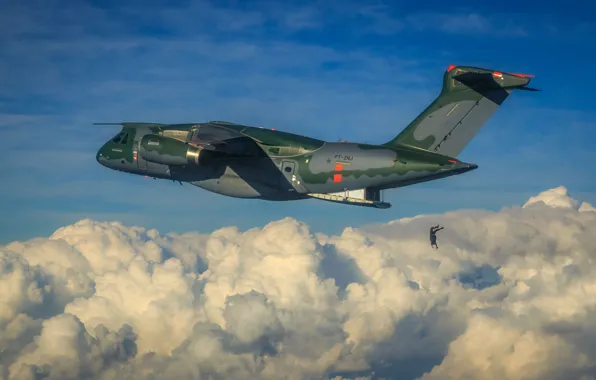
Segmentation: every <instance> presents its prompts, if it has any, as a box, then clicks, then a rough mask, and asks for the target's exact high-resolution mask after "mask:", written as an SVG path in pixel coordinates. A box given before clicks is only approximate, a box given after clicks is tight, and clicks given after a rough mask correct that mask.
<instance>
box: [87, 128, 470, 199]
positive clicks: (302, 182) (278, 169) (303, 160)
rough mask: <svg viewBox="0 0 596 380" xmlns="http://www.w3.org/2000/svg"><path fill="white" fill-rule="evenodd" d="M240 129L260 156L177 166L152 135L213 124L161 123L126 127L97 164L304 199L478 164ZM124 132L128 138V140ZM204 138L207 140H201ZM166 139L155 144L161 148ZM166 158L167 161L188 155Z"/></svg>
mask: <svg viewBox="0 0 596 380" xmlns="http://www.w3.org/2000/svg"><path fill="white" fill-rule="evenodd" d="M218 126H219V125H218ZM233 126H235V131H239V130H242V132H243V133H245V134H248V135H249V136H250V135H255V136H258V141H260V143H259V144H258V147H259V149H260V152H259V154H251V155H235V154H224V153H221V152H218V151H209V150H205V151H202V152H201V162H200V163H199V164H195V163H194V162H192V163H191V164H189V165H187V164H186V162H183V163H184V165H171V164H163V163H160V162H156V161H159V156H158V155H157V156H156V154H153V155H152V154H151V152H147V149H144V148H143V146H142V145H141V141H142V140H143V137H144V136H146V135H150V136H155V135H158V136H163V138H162V142H161V143H162V144H163V140H164V139H165V140H167V141H169V140H168V139H171V138H173V139H178V140H179V141H181V142H184V143H185V144H190V145H192V144H193V142H192V141H193V136H198V135H199V133H198V132H196V131H195V130H205V128H207V129H209V127H210V123H196V124H186V125H175V126H168V127H160V128H155V127H151V126H140V127H139V126H137V127H135V128H127V127H124V128H123V129H122V131H121V132H120V134H119V135H118V136H120V137H121V138H120V141H116V139H117V137H118V136H116V138H114V139H113V140H110V141H108V142H107V143H106V144H105V145H104V146H103V147H102V148H101V149H100V150H99V151H98V152H97V161H98V162H99V163H100V164H102V165H103V166H106V167H108V168H110V169H114V170H119V171H123V172H127V173H132V174H137V175H142V176H147V177H153V178H159V179H167V180H173V181H180V182H187V183H191V184H193V185H195V186H197V187H200V188H202V189H205V190H208V191H212V192H214V193H218V194H222V195H226V196H230V197H236V198H257V199H266V200H275V201H283V200H297V199H304V198H308V197H309V194H313V193H322V194H326V193H335V192H342V191H346V190H356V189H363V188H375V189H387V188H393V187H400V186H406V185H410V184H413V183H418V182H424V181H428V180H432V179H437V178H443V177H447V176H451V175H455V174H460V173H463V172H466V171H469V170H473V169H475V168H476V166H475V165H470V164H465V163H462V162H460V161H458V160H456V159H453V158H451V157H447V156H443V155H440V154H436V153H432V152H428V151H424V150H420V149H416V148H411V147H407V146H403V147H398V148H394V147H386V146H382V145H368V144H358V143H348V142H324V141H319V140H315V139H309V138H306V137H304V136H298V135H292V134H288V133H285V132H279V131H274V130H268V129H263V128H257V127H245V126H242V127H241V128H238V127H236V126H237V125H233ZM225 127H230V125H225ZM201 128H203V129H201ZM247 129H250V130H247ZM250 132H253V133H252V134H251V133H250ZM193 133H194V135H193ZM126 134H127V135H126ZM122 135H126V136H125V137H126V138H125V141H122V140H123V138H122ZM294 136H295V139H293V137H294ZM167 141H166V142H167ZM196 141H202V140H201V139H200V138H197V139H196ZM159 143H160V141H157V140H156V141H154V144H155V145H158V144H159ZM253 153H254V152H253ZM162 156H163V157H164V159H163V160H161V161H164V162H165V161H167V162H174V160H176V159H178V160H180V158H176V157H174V158H172V157H170V156H168V157H165V155H163V154H162ZM147 157H150V158H152V159H153V161H150V160H148V159H147ZM155 157H157V158H155ZM181 159H182V160H184V159H185V158H184V157H182V158H181Z"/></svg>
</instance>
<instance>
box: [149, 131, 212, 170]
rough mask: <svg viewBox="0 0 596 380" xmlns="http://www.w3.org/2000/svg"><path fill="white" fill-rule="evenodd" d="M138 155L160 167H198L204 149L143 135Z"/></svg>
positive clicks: (159, 137)
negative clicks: (160, 165)
mask: <svg viewBox="0 0 596 380" xmlns="http://www.w3.org/2000/svg"><path fill="white" fill-rule="evenodd" d="M140 145H141V146H140V149H139V153H140V155H141V157H143V158H144V159H145V160H147V161H150V162H155V163H157V164H162V165H172V166H188V165H200V164H201V159H202V156H203V154H204V153H205V152H204V149H203V148H201V147H197V146H193V145H189V144H187V143H185V142H184V141H180V140H176V139H173V138H170V137H163V136H159V135H153V134H151V135H145V136H143V138H141V144H140Z"/></svg>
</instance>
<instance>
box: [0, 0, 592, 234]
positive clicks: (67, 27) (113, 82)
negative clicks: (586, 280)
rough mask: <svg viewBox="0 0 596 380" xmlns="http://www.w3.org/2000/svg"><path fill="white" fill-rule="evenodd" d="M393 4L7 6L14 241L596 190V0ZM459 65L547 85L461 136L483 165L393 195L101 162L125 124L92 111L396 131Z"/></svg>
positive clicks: (332, 217)
mask: <svg viewBox="0 0 596 380" xmlns="http://www.w3.org/2000/svg"><path fill="white" fill-rule="evenodd" d="M394 3H395V2H385V3H384V2H373V1H362V2H358V1H341V2H339V1H309V2H291V1H284V2H273V1H257V2H253V1H218V2H203V1H168V2H165V1H164V2H157V1H99V0H98V1H87V2H84V1H54V0H51V1H30V2H27V5H24V3H23V2H12V3H10V4H9V5H6V4H3V5H0V7H1V10H2V11H1V12H0V134H1V136H2V138H1V139H0V162H1V163H2V166H3V170H2V174H0V179H1V181H0V182H1V183H2V186H1V187H0V210H2V212H1V213H0V243H6V242H8V241H11V240H16V239H25V238H29V237H33V236H39V235H48V234H50V233H51V232H53V231H54V230H55V229H56V228H58V227H60V226H62V225H65V224H70V223H73V222H75V221H77V220H80V219H83V218H92V219H96V220H120V221H123V222H125V223H127V224H136V225H142V226H146V227H155V228H158V229H160V230H161V231H163V232H167V231H178V232H182V231H188V230H199V231H204V232H208V231H211V230H213V229H216V228H219V227H222V226H227V225H237V226H239V228H241V229H247V228H250V227H252V226H262V225H264V224H266V223H267V222H269V221H271V220H277V219H280V218H283V217H285V216H291V217H294V218H297V219H299V220H302V221H305V222H307V223H309V224H310V225H311V226H312V227H313V228H314V229H315V230H319V231H324V232H329V233H333V232H338V231H341V229H342V228H343V227H345V226H348V225H351V226H355V225H360V224H364V223H371V222H384V221H388V220H393V219H396V218H401V217H406V216H412V215H416V214H420V213H440V212H444V211H447V210H454V209H460V208H488V209H498V208H500V207H503V206H509V205H514V204H521V203H523V202H524V201H525V200H526V199H527V198H528V197H529V196H531V195H535V194H536V193H538V192H539V191H542V190H545V189H547V188H551V187H556V186H559V185H565V186H566V187H567V188H568V189H569V191H570V192H571V194H572V196H574V197H575V198H578V199H581V200H585V201H588V202H591V203H593V204H596V180H595V179H594V176H593V173H594V164H593V163H594V162H595V161H596V151H595V150H594V149H593V144H594V143H593V142H594V141H595V140H596V122H595V121H594V120H596V118H595V116H596V115H595V114H596V110H595V105H596V101H595V100H594V97H593V95H592V89H593V88H594V87H596V79H595V77H594V64H593V58H591V57H592V56H591V54H592V52H593V51H594V48H595V47H596V43H595V42H594V38H593V37H590V36H594V35H596V21H595V20H594V18H593V17H590V15H594V14H595V12H594V11H595V10H596V9H595V8H596V6H594V5H592V6H590V5H582V2H573V1H567V2H565V5H564V6H562V5H561V6H556V5H553V4H550V3H548V2H547V3H541V6H540V7H536V6H535V5H534V4H533V2H528V3H527V5H524V4H523V3H521V4H520V2H499V3H498V4H495V5H492V6H491V7H488V6H479V5H477V4H475V5H474V6H473V7H470V6H462V7H461V8H458V7H456V6H454V5H453V3H450V2H437V3H436V4H434V2H425V3H424V5H423V7H421V8H418V7H416V6H415V5H416V4H417V3H416V2H408V3H403V4H402V5H399V6H395V5H393V4H394ZM460 4H463V3H460ZM539 9H540V10H539ZM450 64H461V65H474V66H480V67H487V68H492V69H497V70H502V71H511V72H523V73H530V74H534V75H535V76H536V78H535V80H534V83H533V85H534V86H535V87H538V88H540V89H542V90H543V91H542V92H539V93H530V92H523V93H516V94H514V95H513V96H512V97H510V98H509V99H508V100H507V102H506V103H505V104H504V106H503V107H501V109H500V110H499V111H498V112H497V114H496V115H495V116H494V117H493V118H492V119H491V120H490V121H489V122H488V123H487V124H486V125H485V127H484V128H483V129H482V130H481V132H480V133H479V134H478V135H477V137H476V138H475V139H474V140H473V141H472V143H471V144H470V145H469V146H468V147H467V148H466V150H465V151H464V152H463V153H462V155H461V156H460V158H461V159H462V160H464V161H468V162H474V163H477V164H478V165H479V169H478V170H476V171H474V172H471V173H467V174H465V175H462V176H457V177H452V178H448V179H445V180H441V181H437V182H434V183H426V184H420V185H415V186H412V187H408V188H403V189H396V190H392V191H389V192H388V193H386V195H385V197H386V200H388V201H390V202H392V203H393V208H391V209H389V210H370V209H365V208H358V207H346V206H341V205H336V204H331V203H327V202H321V201H316V200H312V201H304V202H302V201H301V202H289V203H277V202H265V201H255V200H238V199H233V198H228V197H223V196H219V195H215V194H211V193H208V192H206V191H203V190H200V189H198V188H194V187H192V186H190V185H186V186H180V185H179V184H174V183H172V182H167V181H157V180H151V179H145V178H143V177H137V176H132V175H126V174H122V173H117V172H114V171H110V170H108V169H106V168H104V167H102V166H100V165H99V164H97V163H96V162H95V153H96V151H97V149H98V148H99V147H100V146H101V145H102V143H103V142H104V141H106V140H107V139H108V138H110V137H111V136H113V135H114V134H116V133H117V128H116V127H98V126H93V125H91V124H92V123H93V122H98V121H123V120H126V121H131V120H134V121H155V122H162V123H169V122H171V123H176V122H198V121H206V120H214V119H215V120H228V121H234V122H239V123H245V124H249V125H262V126H265V127H271V128H276V129H278V130H285V131H290V132H294V133H300V134H307V135H311V136H313V137H317V138H320V139H325V140H331V141H337V140H338V139H340V138H341V139H346V140H349V141H362V142H368V143H382V142H385V141H387V140H389V139H391V138H392V137H393V136H395V135H396V134H397V133H399V132H400V131H401V130H402V129H403V128H404V127H405V126H406V125H407V124H408V123H409V122H410V121H411V120H412V119H413V118H414V117H416V115H418V114H419V113H420V112H421V111H422V110H423V109H424V108H425V107H426V106H427V105H428V104H429V103H430V102H431V101H432V100H433V99H434V98H435V97H436V95H437V94H438V92H439V91H440V84H441V78H442V75H443V71H444V70H445V69H446V68H447V66H448V65H450Z"/></svg>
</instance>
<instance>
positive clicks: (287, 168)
mask: <svg viewBox="0 0 596 380" xmlns="http://www.w3.org/2000/svg"><path fill="white" fill-rule="evenodd" d="M284 170H285V171H286V172H288V173H289V172H291V171H292V168H291V167H289V166H286V167H285V168H284Z"/></svg>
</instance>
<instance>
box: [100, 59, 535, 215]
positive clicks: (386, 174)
mask: <svg viewBox="0 0 596 380" xmlns="http://www.w3.org/2000/svg"><path fill="white" fill-rule="evenodd" d="M532 77H533V76H531V75H526V74H512V73H505V72H499V71H494V70H488V69H482V68H475V67H467V66H455V65H451V66H449V68H448V69H447V70H446V72H445V73H444V75H443V87H442V91H441V93H440V94H439V96H438V97H437V98H436V99H435V100H434V101H433V102H432V103H431V104H430V105H429V106H428V107H427V108H426V109H425V110H424V111H423V112H422V113H421V114H420V115H419V116H418V117H417V118H416V119H414V120H413V121H412V122H411V123H410V124H409V125H408V126H407V127H406V128H405V129H404V130H403V131H402V132H401V133H400V134H398V135H397V136H396V137H395V138H394V139H393V140H391V141H389V142H386V143H384V144H381V145H371V144H361V143H351V142H350V143H348V142H326V141H322V140H318V139H315V138H311V137H305V136H300V135H296V134H292V133H287V132H282V131H277V130H274V129H267V128H262V127H254V126H247V125H242V124H236V123H231V122H225V121H209V122H199V123H186V124H158V123H144V122H122V123H96V124H99V125H120V126H121V127H122V130H121V131H120V132H119V133H118V134H117V135H116V136H115V137H114V138H112V139H111V140H110V141H108V142H107V143H106V144H105V145H104V146H103V147H101V149H99V151H98V152H97V161H98V162H99V163H100V164H101V165H104V166H106V167H108V168H110V169H114V170H119V171H123V172H127V173H133V174H138V175H142V176H146V177H153V178H160V179H167V180H173V181H176V182H180V184H182V182H187V183H190V184H192V185H195V186H197V187H200V188H203V189H205V190H208V191H212V192H214V193H218V194H222V195H227V196H230V197H237V198H254V199H264V200H271V201H289V200H299V199H313V198H315V199H322V200H326V201H332V202H339V203H343V204H349V205H358V206H368V207H376V208H389V207H391V204H389V203H387V202H384V201H383V199H382V197H381V195H382V191H383V190H386V189H390V188H397V187H402V186H408V185H412V184H416V183H420V182H426V181H431V180H436V179H440V178H445V177H449V176H452V175H457V174H462V173H465V172H468V171H470V170H474V169H476V168H477V167H478V166H477V165H475V164H471V163H465V162H462V161H460V160H458V159H457V158H456V157H457V156H458V155H459V154H460V152H461V151H462V150H463V149H464V148H465V146H466V145H467V144H468V143H469V142H470V141H471V140H472V138H473V137H474V136H475V135H476V133H477V132H478V131H479V130H480V128H481V127H482V125H483V124H484V123H485V122H486V121H487V120H488V119H489V118H490V117H491V116H492V115H493V114H494V113H495V111H496V110H497V108H498V107H499V106H500V105H501V104H502V103H503V101H505V99H506V98H507V97H508V96H509V94H510V93H511V91H512V90H515V89H520V90H531V91H537V90H535V89H531V88H528V87H526V86H527V85H528V84H529V82H530V78H532ZM369 127H370V128H374V126H372V125H371V126H369Z"/></svg>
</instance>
